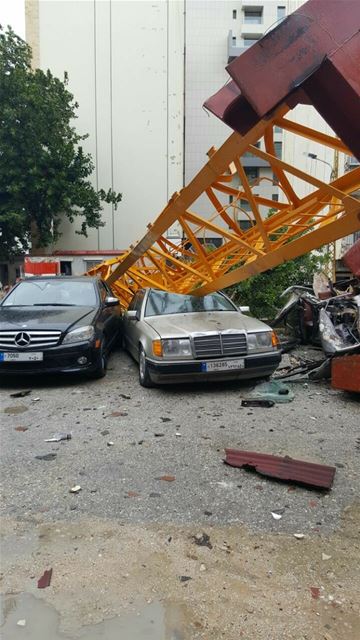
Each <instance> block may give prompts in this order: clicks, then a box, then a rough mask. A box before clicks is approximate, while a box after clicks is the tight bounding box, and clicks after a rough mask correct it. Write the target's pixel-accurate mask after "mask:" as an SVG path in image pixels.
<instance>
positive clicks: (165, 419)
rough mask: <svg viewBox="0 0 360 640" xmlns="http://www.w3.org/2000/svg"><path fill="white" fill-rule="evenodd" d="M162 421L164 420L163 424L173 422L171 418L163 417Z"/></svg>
mask: <svg viewBox="0 0 360 640" xmlns="http://www.w3.org/2000/svg"><path fill="white" fill-rule="evenodd" d="M160 420H162V422H171V418H162V417H161V416H160Z"/></svg>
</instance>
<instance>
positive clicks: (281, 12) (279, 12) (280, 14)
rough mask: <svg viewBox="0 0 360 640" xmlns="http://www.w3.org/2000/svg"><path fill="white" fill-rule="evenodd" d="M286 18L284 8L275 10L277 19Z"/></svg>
mask: <svg viewBox="0 0 360 640" xmlns="http://www.w3.org/2000/svg"><path fill="white" fill-rule="evenodd" d="M285 16H286V7H284V6H281V7H278V8H277V19H278V20H283V19H284V18H285Z"/></svg>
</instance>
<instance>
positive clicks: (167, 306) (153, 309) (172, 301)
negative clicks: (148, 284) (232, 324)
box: [145, 291, 236, 316]
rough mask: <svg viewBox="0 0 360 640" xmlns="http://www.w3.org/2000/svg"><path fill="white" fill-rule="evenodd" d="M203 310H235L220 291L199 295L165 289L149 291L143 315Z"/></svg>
mask: <svg viewBox="0 0 360 640" xmlns="http://www.w3.org/2000/svg"><path fill="white" fill-rule="evenodd" d="M205 311H236V307H234V306H233V304H232V303H231V302H230V300H228V299H227V298H225V297H224V296H222V295H221V294H220V293H212V294H210V295H208V296H203V297H199V296H191V295H181V294H178V293H168V292H166V291H150V293H149V296H148V299H147V303H146V309H145V316H162V315H172V314H175V313H199V312H200V313H201V312H205Z"/></svg>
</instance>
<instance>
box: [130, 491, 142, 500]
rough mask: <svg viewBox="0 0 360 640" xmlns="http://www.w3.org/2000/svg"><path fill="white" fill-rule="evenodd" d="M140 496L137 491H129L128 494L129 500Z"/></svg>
mask: <svg viewBox="0 0 360 640" xmlns="http://www.w3.org/2000/svg"><path fill="white" fill-rule="evenodd" d="M139 495H140V493H137V492H136V491H128V492H127V496H128V498H138V497H139Z"/></svg>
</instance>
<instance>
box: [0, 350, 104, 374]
mask: <svg viewBox="0 0 360 640" xmlns="http://www.w3.org/2000/svg"><path fill="white" fill-rule="evenodd" d="M0 351H7V352H18V351H19V350H18V349H3V348H0ZM31 351H42V353H43V358H44V359H43V360H40V361H37V362H16V361H14V362H0V375H14V374H16V375H24V374H33V373H81V372H84V373H85V372H91V371H94V370H95V369H96V367H97V365H98V364H99V358H100V353H99V349H96V348H95V344H94V343H89V342H79V343H78V344H69V345H59V346H57V347H48V348H43V349H31V350H30V349H29V350H27V353H31ZM80 357H86V358H87V362H86V364H84V365H80V364H79V363H78V362H77V360H78V358H80Z"/></svg>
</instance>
